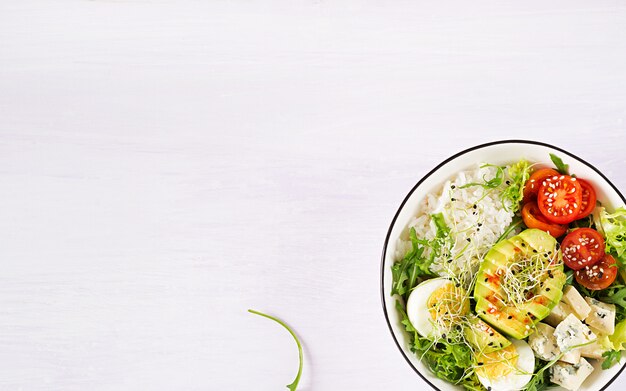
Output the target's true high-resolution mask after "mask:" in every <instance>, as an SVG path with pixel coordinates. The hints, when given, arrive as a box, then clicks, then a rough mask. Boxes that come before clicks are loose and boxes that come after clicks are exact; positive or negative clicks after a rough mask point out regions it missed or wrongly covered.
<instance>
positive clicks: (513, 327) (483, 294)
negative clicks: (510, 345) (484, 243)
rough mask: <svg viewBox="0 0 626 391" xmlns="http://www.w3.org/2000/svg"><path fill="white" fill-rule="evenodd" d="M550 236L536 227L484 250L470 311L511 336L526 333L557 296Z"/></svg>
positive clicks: (558, 276)
mask: <svg viewBox="0 0 626 391" xmlns="http://www.w3.org/2000/svg"><path fill="white" fill-rule="evenodd" d="M565 279H566V276H565V273H564V272H563V259H562V254H561V252H560V250H559V249H557V243H556V240H555V239H554V238H553V237H552V236H550V235H549V234H548V233H546V232H544V231H541V230H538V229H527V230H525V231H523V232H521V233H520V234H519V235H517V236H514V237H512V238H510V239H505V240H503V241H501V242H499V243H497V244H496V245H494V246H493V247H492V248H491V250H489V252H488V253H487V254H486V255H485V258H484V260H483V261H482V263H481V265H480V268H479V270H478V274H477V280H476V286H475V288H474V299H475V300H476V313H477V314H478V316H480V317H481V318H482V319H483V320H484V321H485V322H487V323H489V324H490V325H491V326H493V327H495V328H496V329H498V330H500V331H501V332H503V333H504V334H506V335H509V336H511V337H513V338H517V339H523V338H526V337H527V336H528V335H530V334H531V333H532V332H533V331H534V325H535V324H536V323H538V322H539V321H541V320H542V319H544V318H545V317H547V316H548V315H549V314H550V312H551V311H552V308H554V306H556V304H557V303H558V302H559V301H560V300H561V297H562V296H563V285H564V284H565Z"/></svg>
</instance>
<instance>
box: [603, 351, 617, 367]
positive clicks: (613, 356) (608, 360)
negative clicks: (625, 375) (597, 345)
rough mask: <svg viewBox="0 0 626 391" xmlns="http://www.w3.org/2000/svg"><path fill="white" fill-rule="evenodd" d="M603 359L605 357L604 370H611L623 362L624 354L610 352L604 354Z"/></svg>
mask: <svg viewBox="0 0 626 391" xmlns="http://www.w3.org/2000/svg"><path fill="white" fill-rule="evenodd" d="M602 357H604V361H602V369H609V368H611V367H612V366H613V365H614V364H617V363H618V362H619V361H620V360H621V358H622V352H620V351H618V350H608V351H606V352H604V353H602Z"/></svg>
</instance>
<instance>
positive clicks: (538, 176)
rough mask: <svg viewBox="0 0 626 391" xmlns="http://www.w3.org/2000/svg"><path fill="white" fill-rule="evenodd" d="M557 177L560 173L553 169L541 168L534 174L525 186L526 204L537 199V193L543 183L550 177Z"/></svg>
mask: <svg viewBox="0 0 626 391" xmlns="http://www.w3.org/2000/svg"><path fill="white" fill-rule="evenodd" d="M555 175H560V174H559V172H558V171H556V170H553V169H551V168H540V169H539V170H537V171H535V172H533V173H532V174H531V175H530V178H528V181H526V184H524V198H523V200H524V202H526V201H529V200H530V199H531V198H535V197H537V191H538V190H539V186H541V183H542V182H543V181H545V180H546V178H548V177H553V176H555Z"/></svg>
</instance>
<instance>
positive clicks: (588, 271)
mask: <svg viewBox="0 0 626 391" xmlns="http://www.w3.org/2000/svg"><path fill="white" fill-rule="evenodd" d="M575 277H576V281H578V283H579V284H580V285H582V286H584V287H585V288H587V289H591V290H594V291H599V290H601V289H606V288H608V287H609V285H611V284H612V283H613V281H615V278H616V277H617V264H616V263H615V258H613V257H612V256H611V255H609V254H605V255H604V257H602V259H600V261H599V262H598V263H596V264H595V265H593V266H586V267H585V268H584V269H581V270H578V271H576V273H575Z"/></svg>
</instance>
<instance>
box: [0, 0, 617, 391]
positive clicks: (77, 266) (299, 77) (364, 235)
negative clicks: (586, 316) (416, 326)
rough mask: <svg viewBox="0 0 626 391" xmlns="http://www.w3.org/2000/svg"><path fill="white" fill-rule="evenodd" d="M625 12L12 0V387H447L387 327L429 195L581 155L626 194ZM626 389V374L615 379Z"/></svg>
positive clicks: (8, 176) (3, 113)
mask: <svg viewBox="0 0 626 391" xmlns="http://www.w3.org/2000/svg"><path fill="white" fill-rule="evenodd" d="M625 70H626V5H625V4H624V3H623V2H620V1H603V0H601V1H593V2H585V1H578V0H574V1H565V0H557V1H553V2H542V1H532V0H531V1H527V2H517V3H508V4H504V3H502V2H497V1H488V2H484V1H480V2H473V3H471V5H470V3H468V2H461V1H453V2H445V3H440V2H425V1H404V0H400V1H396V2H383V1H356V0H346V1H323V0H314V1H313V0H296V1H282V2H281V1H275V0H268V1H265V2H251V1H225V0H210V1H200V0H198V1H187V0H184V1H170V0H137V1H126V0H118V1H112V0H111V1H104V0H96V1H84V0H62V1H55V2H52V1H44V0H23V1H10V0H7V1H3V2H2V4H0V183H1V184H2V185H1V187H0V188H1V191H0V201H1V205H2V206H1V207H0V237H1V238H2V239H1V240H0V260H1V264H2V272H0V364H1V365H0V389H1V390H36V391H37V390H63V391H71V390H232V389H235V390H281V389H284V385H285V384H287V383H289V382H291V380H292V377H293V376H294V374H295V371H296V367H297V353H296V350H295V345H294V343H293V341H292V340H291V339H290V337H289V335H288V334H287V333H286V332H285V331H284V330H282V329H281V328H280V327H279V326H278V325H276V324H273V323H272V322H270V321H268V320H266V319H263V318H260V317H256V316H254V315H251V314H248V313H247V312H246V310H247V309H248V308H255V309H258V310H261V311H266V312H269V313H271V314H274V315H277V316H280V317H282V318H284V319H285V320H286V321H288V322H289V323H290V324H291V325H292V326H293V327H294V328H295V329H296V331H297V332H298V333H299V335H300V336H301V338H302V341H303V345H304V349H305V361H306V363H305V366H304V375H303V377H302V382H301V386H302V387H301V389H302V390H309V391H310V390H383V389H390V390H392V389H393V390H395V389H398V390H399V389H426V387H427V386H426V384H425V383H423V382H422V381H421V379H420V378H419V377H418V376H417V375H416V374H415V373H413V372H412V370H411V369H410V368H409V366H408V365H407V364H406V362H405V361H404V359H403V358H402V356H401V355H400V353H399V352H398V351H397V348H396V347H395V345H394V343H393V341H392V339H391V336H390V334H389V331H388V330H387V326H386V323H385V320H384V318H383V314H382V309H381V304H380V296H379V295H380V293H379V259H380V253H381V250H382V244H383V239H384V235H385V233H386V230H387V228H388V224H389V223H390V221H391V218H392V216H393V214H394V213H395V211H396V208H397V207H398V206H399V204H400V202H401V200H402V199H403V198H404V196H405V194H406V193H407V192H408V190H409V189H410V188H411V187H412V186H413V185H414V184H415V182H416V181H417V180H418V179H419V178H420V177H421V176H422V175H423V174H425V173H426V172H427V171H428V170H430V169H431V168H432V167H434V166H435V165H436V164H438V163H439V162H440V161H442V160H443V159H445V158H446V157H448V156H450V155H451V154H453V153H456V152H458V151H460V150H462V149H464V148H467V147H470V146H472V145H475V144H479V143H483V142H487V141H493V140H498V139H510V138H516V139H517V138H525V139H533V140H539V141H544V142H548V143H552V144H555V145H558V146H560V147H562V148H565V149H567V150H569V151H571V152H573V153H575V154H578V155H579V156H581V157H582V158H584V159H586V160H588V161H589V162H591V163H593V164H594V165H596V166H597V167H598V168H599V169H600V170H602V171H603V172H604V173H605V174H606V175H607V176H608V177H609V178H610V179H611V180H612V181H614V183H615V184H616V185H617V186H618V187H619V188H621V189H622V190H623V191H625V190H626V174H625V173H624V163H626V154H625V153H624V149H625V147H626V141H625V136H626V125H625V123H624V117H625V115H626V72H625ZM624 387H626V378H622V379H620V380H618V381H617V382H616V383H614V384H613V385H612V386H611V387H610V390H620V389H623V388H624Z"/></svg>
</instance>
